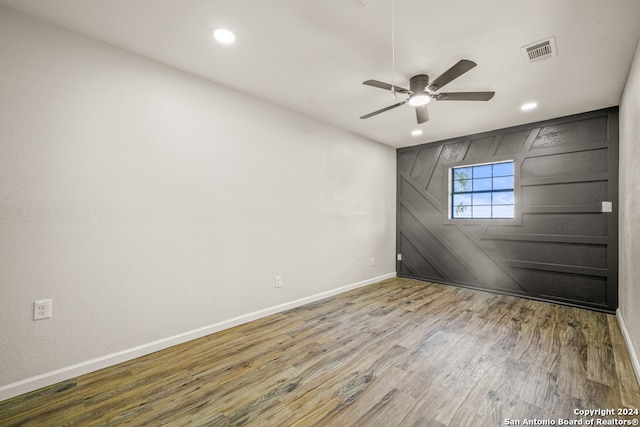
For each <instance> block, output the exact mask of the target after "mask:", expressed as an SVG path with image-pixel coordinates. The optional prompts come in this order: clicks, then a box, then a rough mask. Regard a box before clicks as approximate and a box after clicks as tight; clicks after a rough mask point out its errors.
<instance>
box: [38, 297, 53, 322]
mask: <svg viewBox="0 0 640 427" xmlns="http://www.w3.org/2000/svg"><path fill="white" fill-rule="evenodd" d="M52 304H53V301H52V300H50V299H42V300H38V301H34V302H33V320H41V319H48V318H50V317H51V307H52Z"/></svg>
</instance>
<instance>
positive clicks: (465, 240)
mask: <svg viewBox="0 0 640 427" xmlns="http://www.w3.org/2000/svg"><path fill="white" fill-rule="evenodd" d="M509 159H513V160H514V168H515V188H514V191H515V204H516V207H515V211H516V214H515V218H514V219H513V220H491V219H483V220H464V221H458V220H451V219H450V218H449V211H450V207H449V201H448V194H449V171H450V168H451V167H457V166H460V165H465V164H477V163H486V162H493V161H502V160H509ZM617 177H618V108H617V107H615V108H608V109H605V110H599V111H593V112H589V113H584V114H579V115H574V116H568V117H562V118H558V119H554V120H548V121H544V122H538V123H532V124H529V125H523V126H518V127H513V128H508V129H500V130H496V131H492V132H487V133H483V134H477V135H470V136H466V137H461V138H455V139H450V140H446V141H440V142H432V143H427V144H423V145H418V146H413V147H407V148H402V149H399V150H398V182H397V185H398V211H397V228H398V229H397V252H398V253H399V254H401V255H402V260H401V261H398V262H397V272H398V275H399V276H402V277H412V278H416V279H423V280H429V281H434V282H440V283H446V284H453V285H460V286H466V287H472V288H478V289H484V290H489V291H494V292H500V293H506V294H511V295H519V296H523V297H528V298H535V299H540V300H545V301H552V302H558V303H562V304H568V305H573V306H579V307H584V308H590V309H595V310H600V311H606V312H614V311H615V309H616V308H617V306H618V294H617V288H618V279H617V277H618V253H617V248H618V220H617V218H618V214H617V209H618V179H617ZM603 201H610V202H612V203H613V212H612V213H606V212H603V211H602V202H603Z"/></svg>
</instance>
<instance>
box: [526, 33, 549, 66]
mask: <svg viewBox="0 0 640 427" xmlns="http://www.w3.org/2000/svg"><path fill="white" fill-rule="evenodd" d="M521 50H522V56H523V57H524V61H525V62H526V63H527V64H533V63H534V62H538V61H544V60H545V59H549V58H551V57H552V56H556V55H557V50H556V38H555V37H553V36H552V37H549V38H547V39H545V40H541V41H537V42H535V43H532V44H530V45H528V46H523V47H522V49H521Z"/></svg>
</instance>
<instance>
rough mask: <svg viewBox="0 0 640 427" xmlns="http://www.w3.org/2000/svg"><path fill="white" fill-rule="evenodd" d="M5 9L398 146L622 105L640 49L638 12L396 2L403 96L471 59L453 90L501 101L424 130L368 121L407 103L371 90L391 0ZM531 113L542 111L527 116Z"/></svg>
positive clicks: (386, 57) (91, 2) (401, 114)
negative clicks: (219, 37)
mask: <svg viewBox="0 0 640 427" xmlns="http://www.w3.org/2000/svg"><path fill="white" fill-rule="evenodd" d="M0 4H2V5H5V6H8V7H11V8H14V9H17V10H20V11H23V12H25V13H28V14H30V15H34V16H37V17H40V18H43V19H45V20H47V21H51V22H54V23H57V24H59V25H62V26H64V27H67V28H69V29H72V30H74V31H77V32H80V33H83V34H86V35H88V36H91V37H93V38H96V39H99V40H102V41H105V42H107V43H110V44H112V45H115V46H118V47H121V48H123V49H127V50H129V51H132V52H135V53H137V54H140V55H142V56H145V57H148V58H151V59H154V60H157V61H159V62H162V63H165V64H169V65H171V66H174V67H176V68H179V69H181V70H184V71H187V72H190V73H192V74H195V75H198V76H201V77H204V78H206V79H209V80H212V81H214V82H217V83H220V84H223V85H226V86H230V87H233V88H235V89H238V90H240V91H243V92H246V93H249V94H252V95H255V96H258V97H260V98H264V99H267V100H269V101H272V102H274V103H276V104H280V105H283V106H286V107H288V108H290V109H292V110H296V111H299V112H301V113H303V114H306V115H309V116H313V117H316V118H318V119H320V120H323V121H325V122H328V123H331V124H333V125H335V126H338V127H341V128H344V129H347V130H350V131H352V132H355V133H357V134H360V135H363V136H366V137H368V138H371V139H373V140H376V141H379V142H382V143H384V144H388V145H390V146H393V147H402V146H408V145H415V144H419V143H423V142H429V141H437V140H442V139H447V138H452V137H456V136H461V135H467V134H471V133H477V132H481V131H487V130H492V129H499V128H504V127H508V126H513V125H518V124H522V123H528V122H533V121H538V120H544V119H549V118H553V117H559V116H564V115H569V114H574V113H579V112H583V111H589V110H595V109H599V108H604V107H609V106H613V105H618V103H619V101H620V97H621V94H622V90H623V87H624V83H625V81H626V77H627V73H628V71H629V67H630V64H631V60H632V58H633V53H634V50H635V46H636V42H637V41H638V38H639V37H640V1H639V0H483V1H478V0H450V1H446V2H444V1H437V2H436V1H431V0H395V83H396V84H397V85H400V86H403V87H408V79H409V78H410V77H411V76H413V75H415V74H420V73H425V74H429V76H430V77H431V79H433V78H435V77H437V76H438V75H439V74H441V73H442V72H444V71H445V70H447V69H448V68H449V67H450V66H452V65H453V64H454V63H456V62H457V61H458V60H460V59H470V60H472V61H475V62H476V63H477V64H478V66H477V67H476V68H474V69H472V70H471V71H469V72H468V73H466V74H464V75H463V76H462V77H460V78H459V79H457V80H455V81H453V82H452V83H450V84H449V85H447V86H446V87H445V89H444V91H449V92H453V91H469V90H471V91H474V90H482V91H485V90H491V91H495V92H496V96H495V97H494V98H493V99H492V100H491V101H489V102H456V101H449V102H446V101H439V102H432V103H431V104H429V112H430V116H431V119H430V121H429V122H427V123H424V124H422V125H420V126H418V125H417V124H416V118H415V113H414V112H413V111H412V107H410V106H409V105H404V106H402V107H399V108H396V109H394V110H392V111H389V112H386V113H383V114H380V115H378V116H375V117H372V118H370V119H367V120H361V119H359V117H360V116H361V115H363V114H366V113H369V112H372V111H374V110H377V109H379V108H382V107H385V106H388V105H391V104H393V103H395V102H398V101H396V100H395V98H394V95H393V94H392V93H390V92H385V91H383V90H380V89H376V88H372V87H367V86H364V85H362V82H363V81H364V80H367V79H376V80H381V81H384V82H388V83H391V81H392V74H393V73H392V71H393V66H392V65H393V61H392V57H393V56H392V43H391V40H392V37H391V35H392V31H391V28H392V26H391V24H392V5H393V0H269V1H265V0H0ZM218 27H226V28H229V29H231V30H233V31H234V32H235V33H236V36H237V41H236V43H235V44H234V45H233V46H226V47H225V46H221V45H218V44H216V43H215V42H214V41H212V38H211V32H212V30H213V29H215V28H218ZM548 36H555V38H556V43H557V51H558V56H557V57H554V58H551V59H548V60H546V61H543V62H539V63H535V64H529V65H527V64H525V61H524V60H523V57H522V54H521V51H520V48H521V47H522V46H524V45H528V44H530V43H533V42H535V41H538V40H541V39H544V38H546V37H548ZM398 99H399V100H403V99H404V97H402V96H399V98H398ZM527 101H537V102H538V104H539V107H538V108H537V109H536V110H534V111H530V112H526V113H524V112H522V111H520V109H519V107H520V105H521V104H523V103H524V102H527ZM247 120H248V121H250V117H248V118H247ZM248 125H249V123H248ZM418 127H419V128H420V129H422V130H423V132H424V133H423V135H422V136H420V137H418V138H416V137H412V136H411V135H410V132H411V130H413V129H416V128H418Z"/></svg>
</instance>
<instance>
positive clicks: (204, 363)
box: [0, 278, 640, 427]
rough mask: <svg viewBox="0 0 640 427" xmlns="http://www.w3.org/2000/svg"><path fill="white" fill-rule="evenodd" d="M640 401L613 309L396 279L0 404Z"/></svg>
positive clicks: (91, 413) (227, 417)
mask: <svg viewBox="0 0 640 427" xmlns="http://www.w3.org/2000/svg"><path fill="white" fill-rule="evenodd" d="M639 407H640V387H639V386H638V384H637V382H636V379H635V375H634V372H633V368H632V365H631V361H630V359H629V355H628V353H627V350H626V347H625V344H624V340H623V338H622V335H621V332H620V329H619V325H618V323H617V320H616V318H615V316H612V315H607V314H602V313H597V312H593V311H586V310H581V309H576V308H571V307H566V306H560V305H553V304H548V303H543V302H538V301H532V300H526V299H519V298H515V297H509V296H502V295H496V294H491V293H483V292H479V291H474V290H470V289H463V288H458V287H452V286H444V285H438V284H433V283H428V282H421V281H416V280H411V279H403V278H395V279H390V280H386V281H384V282H380V283H376V284H373V285H370V286H366V287H362V288H359V289H355V290H353V291H350V292H346V293H343V294H341V295H338V296H335V297H331V298H328V299H325V300H322V301H318V302H314V303H312V304H308V305H306V306H302V307H298V308H295V309H292V310H289V311H287V312H283V313H278V314H275V315H272V316H268V317H265V318H262V319H259V320H256V321H254V322H250V323H247V324H244V325H240V326H237V327H234V328H231V329H228V330H225V331H221V332H219V333H216V334H213V335H210V336H207V337H203V338H200V339H197V340H194V341H191V342H189V343H185V344H182V345H178V346H175V347H172V348H169V349H165V350H162V351H159V352H156V353H153V354H150V355H146V356H144V357H140V358H137V359H135V360H132V361H129V362H125V363H121V364H119V365H116V366H113V367H110V368H106V369H103V370H100V371H97V372H93V373H90V374H87V375H84V376H81V377H78V378H75V379H73V380H69V381H65V382H63V383H60V384H56V385H54V386H51V387H47V388H44V389H41V390H36V391H34V392H31V393H28V394H25V395H22V396H18V397H16V398H13V399H9V400H6V401H4V402H0V425H2V426H3V427H4V426H83V427H85V426H149V425H153V426H184V425H193V426H279V425H283V426H305V427H306V426H312V425H317V426H322V427H325V426H334V425H336V426H337V425H339V426H367V427H370V426H385V427H386V426H434V427H459V426H494V425H495V426H499V425H504V420H505V419H512V420H520V421H522V420H524V419H529V420H531V419H538V420H540V419H556V420H557V419H558V418H574V417H573V416H572V415H573V411H574V409H594V408H639ZM621 418H623V419H632V417H626V418H625V417H621Z"/></svg>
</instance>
